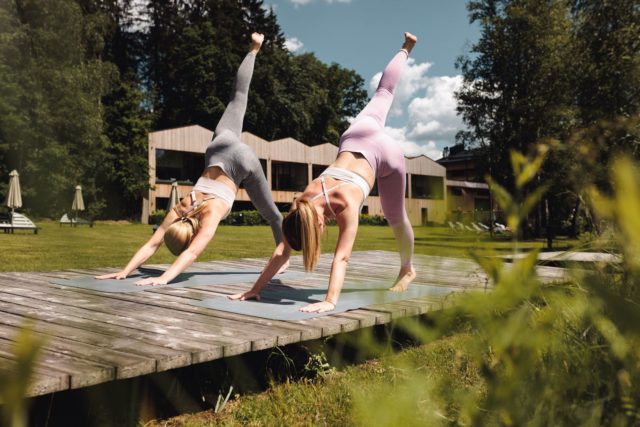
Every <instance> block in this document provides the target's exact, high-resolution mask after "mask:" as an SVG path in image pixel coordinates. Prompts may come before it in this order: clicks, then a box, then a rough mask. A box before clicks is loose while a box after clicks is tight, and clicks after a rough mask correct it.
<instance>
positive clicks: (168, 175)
mask: <svg viewBox="0 0 640 427" xmlns="http://www.w3.org/2000/svg"><path fill="white" fill-rule="evenodd" d="M203 167H204V154H200V153H187V152H183V151H173V150H162V149H158V150H156V179H157V180H161V181H162V180H169V182H170V180H173V179H175V180H178V181H190V182H191V183H195V182H196V181H197V180H198V178H199V177H200V175H201V174H202V168H203Z"/></svg>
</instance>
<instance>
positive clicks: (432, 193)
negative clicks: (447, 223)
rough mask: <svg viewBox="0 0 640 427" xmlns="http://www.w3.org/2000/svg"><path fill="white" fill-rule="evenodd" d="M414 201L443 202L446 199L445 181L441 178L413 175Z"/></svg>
mask: <svg viewBox="0 0 640 427" xmlns="http://www.w3.org/2000/svg"><path fill="white" fill-rule="evenodd" d="M411 189H412V196H413V198H414V199H435V200H441V199H443V197H444V180H443V179H442V177H441V176H426V175H411Z"/></svg>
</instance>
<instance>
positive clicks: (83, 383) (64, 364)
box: [0, 325, 116, 391]
mask: <svg viewBox="0 0 640 427" xmlns="http://www.w3.org/2000/svg"><path fill="white" fill-rule="evenodd" d="M17 331H18V329H17V328H15V327H7V326H5V325H0V341H2V342H3V343H8V342H11V339H12V338H13V337H14V336H15V335H16V333H17ZM32 334H33V335H34V336H35V337H38V338H42V339H44V340H45V347H44V350H45V353H44V354H43V357H42V358H40V359H39V360H38V364H37V367H38V369H39V371H41V372H43V375H45V377H43V378H44V379H45V380H46V376H51V375H55V374H56V372H64V373H66V374H67V375H68V379H67V381H66V382H65V383H62V384H60V387H61V388H60V389H59V390H66V389H68V388H81V387H87V386H91V385H95V384H100V383H103V382H106V381H110V380H114V379H116V368H115V367H114V366H111V365H105V364H102V363H98V362H91V361H86V360H82V359H80V358H74V357H61V356H59V355H55V353H54V352H48V351H47V350H48V348H47V346H48V345H50V343H51V341H55V340H56V338H52V337H51V336H50V335H47V334H43V333H40V332H38V331H34V332H32ZM72 344H73V343H72ZM10 348H11V347H9V346H8V345H7V344H5V351H10ZM71 353H73V352H71ZM51 366H54V367H55V369H49V368H50V367H51ZM36 378H39V376H37V377H36ZM59 390H56V391H59Z"/></svg>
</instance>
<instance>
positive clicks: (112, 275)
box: [94, 270, 128, 280]
mask: <svg viewBox="0 0 640 427" xmlns="http://www.w3.org/2000/svg"><path fill="white" fill-rule="evenodd" d="M127 276H128V274H127V273H125V272H124V270H122V271H118V272H116V273H108V274H103V275H102V276H95V277H94V279H98V280H105V279H116V280H122V279H126V278H127Z"/></svg>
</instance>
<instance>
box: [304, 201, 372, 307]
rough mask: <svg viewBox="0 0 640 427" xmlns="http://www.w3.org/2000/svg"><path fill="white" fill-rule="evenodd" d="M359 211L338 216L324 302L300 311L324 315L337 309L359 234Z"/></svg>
mask: <svg viewBox="0 0 640 427" xmlns="http://www.w3.org/2000/svg"><path fill="white" fill-rule="evenodd" d="M358 220H359V216H358V211H357V210H355V211H352V210H351V209H350V210H349V212H346V211H343V212H341V213H340V214H339V215H338V218H337V221H338V228H339V230H340V231H339V234H338V243H337V244H336V251H335V254H334V256H333V262H332V264H331V274H330V276H329V289H328V290H327V295H326V296H325V299H324V301H322V302H319V303H315V304H310V305H308V306H306V307H303V308H301V309H300V311H304V312H308V313H322V312H323V311H330V310H333V309H335V308H336V304H337V303H338V298H339V296H340V291H341V290H342V285H343V284H344V277H345V275H346V273H347V265H348V264H349V257H350V256H351V251H352V250H353V244H354V243H355V240H356V235H357V233H358Z"/></svg>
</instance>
